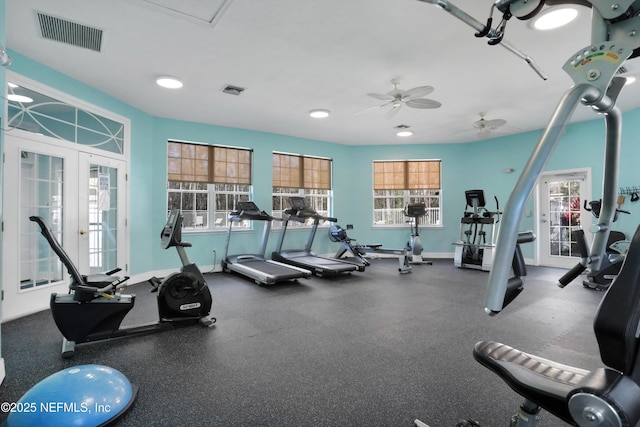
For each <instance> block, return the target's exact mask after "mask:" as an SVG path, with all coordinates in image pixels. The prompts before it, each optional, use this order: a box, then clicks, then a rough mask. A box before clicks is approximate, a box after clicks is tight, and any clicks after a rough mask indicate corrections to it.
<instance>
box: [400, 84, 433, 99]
mask: <svg viewBox="0 0 640 427" xmlns="http://www.w3.org/2000/svg"><path fill="white" fill-rule="evenodd" d="M431 92H433V87H432V86H418V87H414V88H412V89H409V90H405V91H404V92H402V100H403V101H408V100H410V99H416V98H422V97H423V96H426V95H429V94H430V93H431Z"/></svg>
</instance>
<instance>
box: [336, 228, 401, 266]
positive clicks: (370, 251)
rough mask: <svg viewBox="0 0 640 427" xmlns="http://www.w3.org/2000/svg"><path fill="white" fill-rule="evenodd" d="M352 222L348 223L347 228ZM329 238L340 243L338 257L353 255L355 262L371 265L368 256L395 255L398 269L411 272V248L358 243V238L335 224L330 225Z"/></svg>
mask: <svg viewBox="0 0 640 427" xmlns="http://www.w3.org/2000/svg"><path fill="white" fill-rule="evenodd" d="M349 225H350V224H347V228H348V229H350V227H349ZM329 239H330V240H331V241H332V242H337V243H340V249H338V252H336V256H335V257H336V258H338V259H341V258H342V257H344V256H345V255H346V256H351V257H352V259H354V260H355V262H358V263H360V264H362V265H363V266H369V265H370V264H371V263H370V262H369V260H368V259H367V257H371V256H378V255H395V256H397V257H398V262H399V266H398V271H399V272H400V274H405V273H411V264H410V263H409V248H407V247H405V248H404V249H385V248H383V247H382V245H379V244H375V245H359V244H356V243H355V241H356V239H352V238H350V237H349V236H348V235H347V231H346V230H345V229H344V228H342V227H341V226H339V225H338V224H334V225H332V226H331V227H329Z"/></svg>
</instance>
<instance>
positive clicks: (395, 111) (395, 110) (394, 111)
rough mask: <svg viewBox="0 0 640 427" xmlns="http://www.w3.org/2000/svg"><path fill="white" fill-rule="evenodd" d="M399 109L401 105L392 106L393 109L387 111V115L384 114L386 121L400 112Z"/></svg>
mask: <svg viewBox="0 0 640 427" xmlns="http://www.w3.org/2000/svg"><path fill="white" fill-rule="evenodd" d="M401 107H402V103H400V102H395V103H394V104H393V107H391V110H389V111H387V114H386V117H387V119H390V118H392V117H393V116H395V115H396V114H398V111H400V108H401Z"/></svg>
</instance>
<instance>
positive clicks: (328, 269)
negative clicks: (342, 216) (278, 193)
mask: <svg viewBox="0 0 640 427" xmlns="http://www.w3.org/2000/svg"><path fill="white" fill-rule="evenodd" d="M289 205H290V206H291V208H290V209H287V210H285V211H284V212H283V213H282V221H283V222H282V230H281V232H280V238H279V239H278V244H277V246H276V250H275V251H274V252H273V253H272V254H271V259H273V260H275V261H279V262H283V263H285V264H290V265H294V266H296V267H299V268H303V269H305V270H310V271H311V272H312V273H313V274H315V275H316V276H336V275H338V274H342V273H351V272H352V271H356V270H357V271H364V269H365V266H364V265H361V264H356V263H352V262H348V261H346V260H342V259H335V258H329V257H321V256H318V255H317V254H315V253H314V252H312V251H311V246H312V245H313V240H314V238H315V235H316V231H317V230H318V225H319V224H320V221H329V222H337V221H338V220H337V219H336V218H330V217H326V216H322V215H320V214H319V213H318V212H316V211H315V210H314V209H313V208H310V207H307V206H306V205H305V201H304V198H303V197H289ZM308 219H311V220H312V221H313V225H312V227H311V232H310V233H309V238H308V240H307V244H306V245H305V247H304V249H286V250H285V249H282V246H283V244H284V239H285V235H286V233H287V227H288V224H289V221H295V222H300V223H304V222H306V221H307V220H308Z"/></svg>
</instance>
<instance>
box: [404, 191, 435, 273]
mask: <svg viewBox="0 0 640 427" xmlns="http://www.w3.org/2000/svg"><path fill="white" fill-rule="evenodd" d="M426 214H427V206H426V205H425V204H424V203H423V202H417V203H407V206H405V208H404V215H405V216H407V217H409V218H410V220H409V221H408V222H409V226H410V230H411V237H410V238H409V241H408V242H407V250H408V251H409V252H410V254H411V258H410V262H411V263H412V264H429V265H430V264H433V263H432V262H431V261H429V260H426V259H424V258H422V249H423V246H422V241H421V240H420V230H419V228H420V218H422V217H423V216H425V215H426Z"/></svg>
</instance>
